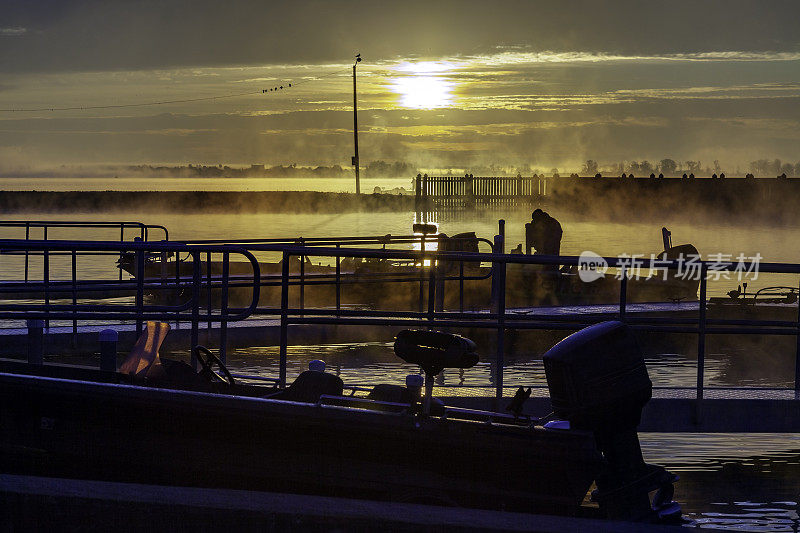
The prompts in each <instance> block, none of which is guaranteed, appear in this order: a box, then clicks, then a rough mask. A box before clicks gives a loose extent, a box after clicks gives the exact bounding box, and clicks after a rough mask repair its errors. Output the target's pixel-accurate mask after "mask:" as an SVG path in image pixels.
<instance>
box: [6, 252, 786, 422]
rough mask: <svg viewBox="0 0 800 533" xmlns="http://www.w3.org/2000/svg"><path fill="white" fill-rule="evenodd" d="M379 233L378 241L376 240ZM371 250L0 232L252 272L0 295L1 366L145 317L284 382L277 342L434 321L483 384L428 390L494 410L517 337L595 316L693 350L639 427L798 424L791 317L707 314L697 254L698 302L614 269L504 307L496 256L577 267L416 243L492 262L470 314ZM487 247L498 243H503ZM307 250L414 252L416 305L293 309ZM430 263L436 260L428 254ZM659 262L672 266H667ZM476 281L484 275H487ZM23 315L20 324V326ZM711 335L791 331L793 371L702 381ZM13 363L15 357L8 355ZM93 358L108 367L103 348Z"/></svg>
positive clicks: (369, 255) (384, 332) (325, 339)
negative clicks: (259, 351)
mask: <svg viewBox="0 0 800 533" xmlns="http://www.w3.org/2000/svg"><path fill="white" fill-rule="evenodd" d="M498 239H499V240H498ZM384 241H385V239H383V238H382V239H379V240H377V241H376V242H378V243H381V242H384ZM496 242H500V243H502V238H500V237H498V238H496ZM360 244H361V245H363V243H360ZM379 245H380V244H379ZM406 245H407V243H406ZM376 248H377V246H376V247H375V248H373V249H366V248H358V247H349V246H348V245H347V244H344V245H342V244H339V243H332V242H330V241H327V240H326V241H325V242H322V243H320V244H319V245H317V246H308V245H305V244H296V243H291V242H279V243H275V242H270V243H258V242H256V243H248V242H239V243H233V244H229V243H211V244H207V243H180V242H167V241H159V242H147V241H137V242H130V241H129V242H106V241H96V242H79V241H21V240H14V241H10V240H7V241H0V252H2V253H12V254H17V255H19V254H24V253H31V254H33V253H39V254H57V253H62V254H63V253H64V252H67V253H69V254H70V255H72V257H73V258H74V257H79V256H81V255H82V254H99V253H102V254H106V255H119V254H120V253H122V252H127V253H130V254H133V255H135V256H136V257H137V258H138V259H137V260H138V261H140V262H142V263H144V260H145V257H146V256H147V257H155V256H163V254H178V253H179V254H181V255H182V256H188V257H191V258H192V260H193V261H194V263H195V264H200V261H201V259H206V258H208V257H212V256H216V257H221V258H222V260H223V264H224V262H225V261H227V259H226V258H227V257H229V256H232V255H237V256H241V258H242V259H245V260H247V261H249V262H250V263H251V265H252V271H253V277H252V279H251V280H249V281H243V280H242V279H240V277H237V278H236V283H237V284H238V285H237V286H242V284H243V283H246V284H247V285H246V286H247V289H248V290H250V291H252V292H253V299H252V301H251V303H250V305H249V307H246V308H241V307H237V308H229V307H228V305H227V303H226V302H227V300H226V294H225V292H224V291H225V290H227V287H228V284H229V282H230V280H231V279H233V278H232V277H231V276H230V275H229V273H227V274H226V273H225V271H224V269H223V272H222V273H221V274H220V275H215V276H214V277H213V278H212V277H210V275H209V276H208V278H207V277H206V276H204V275H201V273H200V271H199V269H197V270H196V271H195V272H196V273H195V275H194V276H192V277H191V278H181V279H180V280H164V284H165V285H164V286H165V287H167V288H171V289H172V290H181V291H183V293H184V294H186V295H187V298H188V300H187V301H186V303H185V304H182V305H181V306H179V307H170V306H166V307H165V306H163V305H161V306H160V305H159V304H157V303H154V302H149V301H147V300H146V299H145V298H144V294H145V290H146V284H145V281H144V278H142V277H140V278H138V279H136V280H135V281H133V282H127V283H128V284H129V285H128V287H130V286H135V287H136V295H135V296H134V297H133V298H129V299H126V300H125V301H123V302H113V303H111V302H109V303H107V304H97V303H96V302H84V301H75V300H72V301H66V302H65V301H63V300H48V299H45V301H44V302H42V301H36V300H28V301H25V302H22V303H20V302H13V301H0V319H2V320H3V321H4V323H5V324H6V325H13V326H15V327H11V328H7V329H5V330H2V331H0V336H2V339H3V342H2V343H0V347H1V348H0V350H2V351H1V352H0V353H2V355H4V356H5V357H6V358H7V359H6V360H5V361H4V362H3V367H4V368H6V369H9V371H13V366H14V364H27V363H23V362H21V361H26V360H27V361H28V362H32V363H33V364H39V365H40V364H42V363H43V362H45V361H47V359H48V358H47V357H46V356H49V355H65V354H69V353H82V354H89V356H88V357H89V359H90V360H91V357H92V356H91V354H97V353H98V351H99V344H100V343H99V334H100V332H101V331H102V330H105V329H113V330H114V331H116V333H117V335H116V336H115V338H116V339H117V340H116V341H115V342H116V345H115V346H114V351H112V352H110V353H113V354H117V355H119V354H124V353H127V351H128V350H130V347H131V346H132V345H133V343H134V340H135V339H136V338H137V336H138V334H139V333H140V332H141V331H142V328H143V324H144V322H145V321H148V320H157V321H161V322H168V323H171V324H172V332H171V333H170V334H169V335H168V337H167V342H166V344H165V345H164V346H163V350H164V354H165V355H166V354H168V353H169V352H170V351H178V352H181V353H182V354H186V353H188V352H189V349H190V347H191V346H193V345H196V344H204V345H207V346H208V347H209V348H211V349H213V350H215V351H216V352H218V353H219V354H220V357H221V358H222V359H223V361H224V360H225V357H226V353H227V351H228V350H230V349H234V348H246V347H251V346H274V347H277V348H278V350H277V352H278V353H277V354H276V358H275V361H274V365H273V366H274V367H275V368H277V372H276V373H277V375H276V376H269V379H270V380H274V381H275V382H276V383H277V384H278V386H280V387H284V386H286V385H287V384H288V383H289V380H290V378H291V376H288V375H287V368H288V366H289V356H288V353H287V348H288V347H289V346H295V345H325V344H344V343H363V342H391V339H392V338H393V337H394V335H395V334H396V333H397V332H398V331H400V330H401V329H407V328H425V329H427V328H433V329H438V330H445V331H453V332H462V333H468V336H470V337H471V338H473V340H475V341H476V342H477V343H478V345H479V346H480V347H481V353H483V354H485V355H484V359H483V362H484V363H488V364H489V365H490V367H491V378H490V380H489V381H490V383H488V384H487V385H485V386H480V387H459V386H457V385H455V386H454V385H441V386H437V387H436V394H437V396H438V397H440V398H442V399H443V400H444V401H445V402H446V403H449V404H451V405H454V406H464V407H476V408H480V409H493V410H499V411H503V410H504V407H505V405H506V403H507V402H508V400H509V398H510V397H511V396H513V394H514V392H515V389H516V387H517V386H519V385H521V384H525V383H524V382H523V383H519V382H517V381H514V382H513V383H509V382H506V381H505V380H504V371H505V368H506V366H507V363H506V361H507V359H506V357H509V358H510V357H511V356H512V354H513V350H514V342H515V340H516V342H517V343H518V344H522V345H523V347H524V348H525V349H526V350H527V353H529V354H534V356H538V354H540V353H543V352H544V351H545V350H546V349H547V348H549V347H550V346H552V345H553V344H554V343H555V342H557V341H558V340H560V339H561V338H563V337H564V336H566V335H567V334H569V333H570V332H572V331H575V330H578V329H581V328H582V327H585V326H588V325H591V324H595V323H598V322H601V321H606V320H618V321H622V322H624V323H626V324H628V325H629V327H630V328H631V329H633V330H634V331H636V332H637V333H638V332H641V333H642V334H643V335H645V336H652V338H655V339H658V338H659V337H658V336H659V335H660V336H662V337H660V338H664V337H663V335H674V334H677V335H679V336H682V338H683V339H685V340H688V341H689V342H690V343H691V344H692V345H691V346H690V347H689V348H688V351H685V352H679V353H690V354H692V357H694V355H696V362H695V365H696V378H697V379H696V385H695V386H693V387H691V386H690V387H673V388H656V389H655V391H654V397H653V400H652V401H651V403H650V404H649V405H648V406H647V407H646V408H645V410H644V413H643V417H642V421H641V430H642V431H666V432H672V431H700V432H800V350H795V348H797V347H798V346H800V343H797V342H796V339H797V337H798V334H799V333H800V328H798V322H797V319H796V315H793V316H791V317H790V318H791V319H790V320H788V319H783V320H776V319H770V320H759V319H741V318H736V317H734V318H727V317H722V318H719V317H716V316H712V317H711V318H709V317H708V314H707V310H708V307H709V306H708V305H707V301H708V299H707V297H706V289H707V278H708V276H707V273H708V269H709V264H708V262H699V263H700V265H699V268H700V271H701V277H700V289H699V299H698V301H694V302H691V301H689V302H676V303H672V302H662V303H652V304H648V303H633V302H628V301H627V292H626V282H625V279H626V278H623V280H622V281H621V283H620V295H619V301H618V302H616V303H610V304H602V305H576V306H568V305H564V306H558V307H532V308H507V307H506V303H505V293H506V290H507V288H506V286H505V284H506V276H505V270H506V268H505V267H506V266H507V265H509V264H522V265H537V264H538V265H548V264H555V265H577V264H578V261H579V258H577V257H570V256H558V257H555V256H552V257H551V256H543V255H526V254H504V253H476V252H461V251H436V252H434V251H426V252H425V253H426V255H427V254H430V257H431V258H437V259H440V260H444V261H447V262H464V263H483V264H490V265H492V266H491V269H490V270H489V271H488V274H487V276H488V277H489V278H491V280H490V281H491V284H492V287H494V288H495V290H493V291H492V294H491V295H487V296H490V298H487V304H488V306H487V307H488V309H487V310H485V311H479V312H476V311H468V310H463V309H462V310H456V309H446V308H445V309H443V308H442V307H441V306H437V305H435V304H436V302H437V290H439V289H438V285H439V283H438V282H437V275H439V273H438V272H437V270H438V269H436V268H430V267H429V265H428V264H426V263H425V262H424V261H419V255H420V252H419V251H418V250H417V251H414V250H408V249H406V250H398V249H376ZM499 249H500V250H502V246H501V247H500V248H499ZM264 252H269V253H273V254H274V253H276V252H277V253H280V254H282V257H283V267H282V273H281V274H280V276H274V278H273V279H272V280H271V283H272V284H273V286H274V285H275V284H279V286H280V289H281V290H280V302H279V303H278V304H277V305H275V306H273V307H260V305H259V302H258V298H257V296H256V295H257V294H258V289H259V288H260V286H261V285H263V284H264V281H263V279H262V278H261V276H260V274H259V266H258V262H257V260H256V258H255V254H260V253H264ZM309 255H310V256H316V257H328V258H334V260H335V261H339V260H340V259H341V258H343V257H347V258H355V259H357V260H359V261H366V260H370V259H373V260H374V259H382V260H386V261H406V262H408V261H417V262H418V263H417V264H419V265H420V266H419V268H420V273H419V279H416V278H414V279H411V280H410V284H407V285H401V286H400V288H401V289H402V288H403V287H411V293H412V294H415V295H416V294H417V293H418V294H419V302H418V304H419V305H418V306H416V307H417V309H416V310H414V311H409V310H397V309H393V308H391V307H388V308H383V309H381V308H377V307H370V308H366V307H364V308H355V307H352V306H345V305H339V299H338V296H337V298H336V301H335V303H334V302H331V304H330V305H329V306H316V305H315V306H313V307H312V306H310V305H308V304H307V305H306V306H305V307H304V306H303V305H302V298H297V296H298V295H302V291H303V288H304V287H305V286H306V285H305V284H308V285H309V286H311V284H313V283H319V281H316V280H313V279H308V278H304V277H303V274H302V271H301V273H299V274H298V273H296V272H292V271H290V267H289V265H290V264H291V261H292V260H294V258H302V257H305V256H309ZM45 257H47V255H45ZM604 260H605V261H606V262H607V264H608V265H609V266H610V267H612V268H615V267H616V268H618V267H620V264H619V261H620V260H619V258H604ZM300 264H302V263H300ZM430 264H431V265H432V264H434V261H431V262H430ZM662 266H664V265H662ZM667 266H668V267H669V268H677V265H673V266H669V265H667ZM717 266H719V265H717ZM734 267H735V265H733V264H731V265H730V268H731V269H732V268H734ZM760 271H761V272H764V273H767V272H773V273H788V274H794V275H800V264H780V263H761V265H760ZM71 276H72V277H71V278H69V277H68V278H67V279H63V278H62V279H58V280H52V279H49V278H46V279H45V281H44V282H42V283H45V284H48V283H53V284H56V285H51V286H50V287H51V288H52V287H56V286H57V284H59V283H60V284H62V286H63V284H65V283H66V284H72V285H73V287H75V289H73V290H80V289H81V287H82V284H84V283H94V281H93V280H89V282H87V281H85V280H81V281H78V280H77V279H76V274H75V270H74V269H73V271H72V275H71ZM226 276H227V277H226ZM464 279H466V278H464ZM98 281H103V280H98ZM339 281H340V276H339V275H338V273H337V275H336V276H333V277H332V278H331V279H330V280H326V281H323V282H324V283H330V284H335V288H336V293H337V295H338V290H339V285H338V284H339ZM403 281H409V280H408V279H405V280H403ZM488 281H489V279H488V278H487V283H488ZM103 282H104V283H110V287H112V288H113V282H111V281H109V280H105V281H103ZM37 283H38V282H37ZM0 285H2V284H0ZM159 287H161V285H159ZM0 288H2V287H0ZM212 288H213V290H219V291H221V297H220V298H219V301H217V302H216V303H213V304H212V305H211V306H210V307H209V305H208V302H209V301H212V299H210V298H208V299H206V300H205V301H204V300H203V298H202V297H203V295H205V294H210V291H211V290H212ZM332 292H333V291H332ZM332 300H333V298H332ZM298 302H299V303H300V304H299V307H293V306H295V305H298ZM239 305H241V303H240V304H239ZM796 305H797V304H795V306H796ZM787 316H788V315H787ZM26 321H28V323H27V327H26V326H25V325H26ZM719 334H725V335H735V336H751V337H755V338H757V339H758V338H760V337H761V336H765V335H770V336H774V337H775V338H780V339H781V340H785V341H789V342H783V343H782V346H783V348H782V349H784V350H789V353H787V354H786V355H791V356H793V357H794V358H795V360H796V362H797V364H796V365H795V366H796V369H795V373H794V376H793V377H794V387H793V388H786V389H773V388H747V387H729V388H724V389H723V388H713V387H709V386H708V385H707V383H706V379H705V356H706V338H707V337H708V336H710V335H719ZM520 339H522V340H520ZM531 339H538V341H536V340H531ZM537 342H538V344H537ZM654 342H655V341H654ZM107 353H108V352H107ZM11 359H16V363H15V362H14V361H11ZM112 359H113V357H112ZM20 360H21V361H20ZM101 360H102V358H101ZM105 361H106V362H105V365H106V368H108V365H109V361H108V358H106V360H105ZM114 364H115V363H114V361H110V365H111V366H113V365H114ZM45 366H50V365H45ZM101 366H102V363H101ZM64 371H65V372H66V370H64ZM262 377H264V376H262ZM353 385H356V386H357V385H358V384H353ZM532 392H533V394H532V396H533V397H532V399H531V400H530V401H529V403H528V404H527V406H526V412H527V413H528V414H529V415H530V416H532V417H541V416H544V415H546V414H547V413H549V412H550V411H551V408H550V403H549V399H548V398H547V395H546V389H544V388H541V387H540V388H538V389H537V388H535V387H534V388H533V390H532Z"/></svg>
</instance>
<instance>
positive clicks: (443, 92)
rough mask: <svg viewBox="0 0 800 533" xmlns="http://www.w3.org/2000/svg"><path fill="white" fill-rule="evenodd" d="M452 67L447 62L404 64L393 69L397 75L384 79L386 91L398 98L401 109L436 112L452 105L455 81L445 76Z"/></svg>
mask: <svg viewBox="0 0 800 533" xmlns="http://www.w3.org/2000/svg"><path fill="white" fill-rule="evenodd" d="M454 68H455V65H454V64H453V63H450V62H447V61H420V62H416V63H412V62H408V61H404V62H402V63H400V64H399V65H397V66H396V67H394V68H393V69H392V70H394V71H395V72H396V73H397V75H396V76H394V77H390V78H388V82H389V88H390V89H391V90H392V91H393V92H395V93H396V94H397V95H398V96H399V97H400V100H399V104H400V106H401V107H405V108H408V109H438V108H443V107H450V106H451V105H452V103H453V90H454V88H455V85H456V84H455V82H454V81H453V80H452V79H450V78H449V77H448V76H447V73H448V72H451V71H452V70H453V69H454Z"/></svg>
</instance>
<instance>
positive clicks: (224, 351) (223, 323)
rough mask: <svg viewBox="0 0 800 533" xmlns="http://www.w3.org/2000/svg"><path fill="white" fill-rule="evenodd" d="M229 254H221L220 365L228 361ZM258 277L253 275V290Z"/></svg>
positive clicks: (259, 281)
mask: <svg viewBox="0 0 800 533" xmlns="http://www.w3.org/2000/svg"><path fill="white" fill-rule="evenodd" d="M230 255H231V254H230V252H222V302H221V303H220V309H219V313H220V322H219V358H220V360H222V364H225V363H227V359H228V283H229V279H228V278H230V271H231V267H230ZM259 278H260V276H258V277H256V275H255V272H254V273H253V284H254V286H253V290H255V284H256V283H261V279H259Z"/></svg>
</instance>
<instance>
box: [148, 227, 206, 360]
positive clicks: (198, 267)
mask: <svg viewBox="0 0 800 533" xmlns="http://www.w3.org/2000/svg"><path fill="white" fill-rule="evenodd" d="M140 242H141V241H140ZM144 264H145V263H144V250H141V249H138V250H136V304H135V305H136V338H137V339H138V338H139V337H140V336H141V335H142V312H143V310H144V275H145V273H144V268H145V266H144ZM195 268H199V267H197V266H196V267H195ZM192 349H194V345H192Z"/></svg>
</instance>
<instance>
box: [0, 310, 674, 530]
mask: <svg viewBox="0 0 800 533" xmlns="http://www.w3.org/2000/svg"><path fill="white" fill-rule="evenodd" d="M167 330H168V326H167V325H166V324H160V323H155V322H149V323H148V324H147V327H146V329H145V332H144V333H143V335H142V337H141V338H140V339H139V342H138V343H137V345H136V347H134V350H133V351H132V352H131V355H130V356H129V357H128V358H127V359H126V360H125V361H124V362H123V364H122V365H121V366H120V371H118V372H109V371H101V370H96V369H91V368H86V367H69V366H65V365H61V366H55V365H53V366H50V365H31V364H28V363H23V362H20V361H10V360H3V361H0V447H1V449H2V450H3V453H2V454H0V468H2V472H4V473H14V474H27V475H40V476H48V477H63V478H78V479H90V480H104V481H118V482H136V483H146V484H165V485H178V486H195V487H209V488H230V489H246V490H256V491H270V492H286V493H300V494H318V495H336V496H340V497H349V498H361V499H364V498H366V499H373V500H381V501H403V502H415V503H420V502H422V503H428V504H442V505H450V506H461V507H474V508H488V509H505V510H516V511H523V512H540V513H548V514H562V515H571V516H585V515H589V516H599V517H605V518H611V519H623V520H635V521H643V522H658V521H668V520H672V521H674V520H677V519H679V517H680V507H679V506H678V504H676V503H675V502H673V501H672V500H671V498H672V494H673V482H674V481H676V480H677V478H676V476H674V475H672V474H670V473H669V472H667V471H666V470H664V469H663V468H661V467H658V466H653V465H647V464H645V463H644V461H643V459H642V456H641V451H640V449H639V443H638V437H637V435H636V429H635V428H636V425H637V424H638V422H639V417H640V415H641V409H642V407H643V406H644V404H645V403H646V402H647V400H648V399H649V398H650V393H651V387H652V386H651V383H650V380H649V377H648V376H647V370H646V367H645V366H644V359H643V358H642V355H641V351H640V350H639V349H638V347H637V345H636V341H635V338H634V337H633V335H632V334H631V332H630V331H629V330H628V328H627V327H626V326H624V325H623V324H621V323H619V322H608V323H602V324H599V325H597V326H592V327H590V328H587V329H586V330H583V331H581V332H578V333H576V334H574V335H572V336H570V337H569V338H568V339H566V340H564V341H562V342H561V343H559V344H557V345H556V346H555V347H553V348H552V349H551V351H550V352H548V354H547V355H546V356H545V364H546V369H547V377H548V383H549V385H550V390H551V397H552V401H553V406H554V414H551V415H549V416H545V417H536V416H532V415H530V414H525V412H524V400H525V397H526V395H525V391H524V390H520V391H519V392H518V394H517V396H515V398H514V399H513V400H512V402H511V404H510V405H509V407H508V410H509V413H497V412H489V411H476V410H469V409H459V408H451V407H447V406H444V405H442V404H441V402H439V401H437V400H436V398H434V397H433V396H432V389H433V379H434V375H435V374H436V373H438V372H439V371H441V370H442V369H443V368H468V367H470V366H472V365H474V364H475V363H476V362H477V361H478V358H479V356H478V354H477V351H476V347H475V344H474V343H473V342H471V341H470V340H468V339H465V338H463V337H460V336H457V335H453V334H447V333H442V332H435V331H414V330H405V331H403V332H401V333H400V334H398V336H397V338H396V340H395V353H396V354H397V355H398V357H400V358H401V359H403V360H404V361H406V362H407V363H412V364H417V365H419V366H420V367H421V368H422V369H423V371H424V373H425V378H424V380H423V378H422V376H420V375H419V374H412V375H410V376H409V377H408V379H407V380H406V384H405V386H403V385H400V384H383V385H378V386H376V387H375V388H373V389H372V390H371V391H370V392H369V394H368V395H367V396H365V397H364V396H361V397H355V396H352V395H348V394H345V392H344V390H345V388H344V384H343V383H342V381H341V379H339V378H338V377H337V376H335V375H333V374H330V373H327V372H325V371H324V363H322V362H321V361H315V362H313V363H312V365H310V368H309V370H306V371H304V372H302V373H301V374H300V375H299V376H298V377H297V379H296V380H295V381H294V382H293V383H292V384H291V385H290V386H288V387H286V388H279V387H276V386H274V385H268V386H264V385H258V384H252V383H251V382H244V381H242V380H241V379H240V378H239V377H234V375H233V374H232V373H231V372H229V371H228V369H227V368H226V367H225V365H224V364H223V363H222V361H220V360H219V358H217V357H216V356H215V355H214V354H213V353H212V352H211V351H209V350H207V349H205V348H202V347H195V348H194V354H195V356H196V358H197V361H198V362H199V365H200V367H201V369H200V371H199V372H195V369H194V368H193V367H192V366H191V365H189V364H188V363H186V362H182V361H173V360H168V359H165V358H161V357H160V356H159V354H158V347H159V345H160V343H161V342H162V341H163V338H164V336H165V335H166V331H167ZM423 389H424V394H423V393H422V391H423ZM529 392H530V391H528V395H529ZM593 483H594V484H595V485H596V487H597V488H596V489H595V490H593V491H592V492H591V499H592V500H593V501H594V503H591V504H590V503H587V501H588V500H589V499H590V498H589V496H588V495H589V490H590V488H591V487H592V486H593ZM651 493H652V494H653V495H652V496H651Z"/></svg>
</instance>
